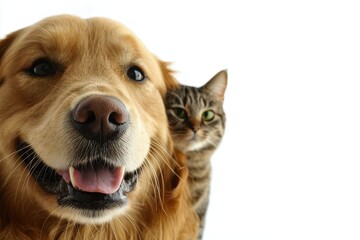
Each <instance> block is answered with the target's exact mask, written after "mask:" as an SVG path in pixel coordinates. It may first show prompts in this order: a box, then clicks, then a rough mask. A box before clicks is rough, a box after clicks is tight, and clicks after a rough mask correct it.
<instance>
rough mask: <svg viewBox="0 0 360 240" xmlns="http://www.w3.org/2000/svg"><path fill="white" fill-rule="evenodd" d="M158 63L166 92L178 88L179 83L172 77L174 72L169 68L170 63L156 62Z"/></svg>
mask: <svg viewBox="0 0 360 240" xmlns="http://www.w3.org/2000/svg"><path fill="white" fill-rule="evenodd" d="M158 61H159V65H160V68H161V72H162V75H163V76H164V79H165V84H166V90H169V89H172V88H175V87H178V86H179V83H178V81H177V80H176V79H175V78H174V76H173V73H174V71H173V70H171V69H170V68H169V65H170V63H168V62H163V61H161V60H158Z"/></svg>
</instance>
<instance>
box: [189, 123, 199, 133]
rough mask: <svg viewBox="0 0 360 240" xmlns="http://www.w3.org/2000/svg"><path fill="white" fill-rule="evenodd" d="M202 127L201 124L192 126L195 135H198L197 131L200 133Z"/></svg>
mask: <svg viewBox="0 0 360 240" xmlns="http://www.w3.org/2000/svg"><path fill="white" fill-rule="evenodd" d="M200 128H201V127H200V125H199V124H193V125H192V126H191V130H192V131H193V132H194V133H197V131H199V130H200Z"/></svg>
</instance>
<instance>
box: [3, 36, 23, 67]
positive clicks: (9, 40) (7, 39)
mask: <svg viewBox="0 0 360 240" xmlns="http://www.w3.org/2000/svg"><path fill="white" fill-rule="evenodd" d="M21 31H22V30H18V31H16V32H13V33H10V34H9V35H7V36H6V37H5V38H4V39H1V40H0V63H1V61H2V58H3V56H4V55H5V53H6V51H7V50H8V48H9V47H10V45H11V44H12V43H13V41H14V40H15V39H16V38H17V36H18V35H19V34H20V32H21Z"/></svg>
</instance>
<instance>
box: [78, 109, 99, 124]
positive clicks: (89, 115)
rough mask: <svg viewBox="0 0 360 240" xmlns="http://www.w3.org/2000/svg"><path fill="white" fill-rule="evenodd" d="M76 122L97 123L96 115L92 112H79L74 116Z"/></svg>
mask: <svg viewBox="0 0 360 240" xmlns="http://www.w3.org/2000/svg"><path fill="white" fill-rule="evenodd" d="M74 120H75V121H76V122H78V123H83V124H86V123H92V122H95V120H96V117H95V113H94V112H92V111H77V112H76V113H75V114H74Z"/></svg>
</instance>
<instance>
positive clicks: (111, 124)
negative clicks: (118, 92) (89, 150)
mask: <svg viewBox="0 0 360 240" xmlns="http://www.w3.org/2000/svg"><path fill="white" fill-rule="evenodd" d="M71 115H72V116H71V117H72V119H71V120H72V123H73V126H74V127H75V129H76V130H77V131H78V132H79V133H80V134H81V135H82V136H84V137H85V138H87V139H90V140H95V141H98V142H100V143H103V142H106V141H108V140H116V139H118V138H119V137H120V136H121V135H122V134H123V133H124V132H125V130H126V128H127V126H128V123H129V113H128V111H127V109H126V107H125V105H124V104H123V103H122V102H121V101H120V100H119V99H117V98H115V97H110V96H102V95H90V96H88V97H86V98H84V99H82V100H81V101H80V102H79V103H78V104H77V105H76V106H75V108H74V109H73V110H72V112H71Z"/></svg>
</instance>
